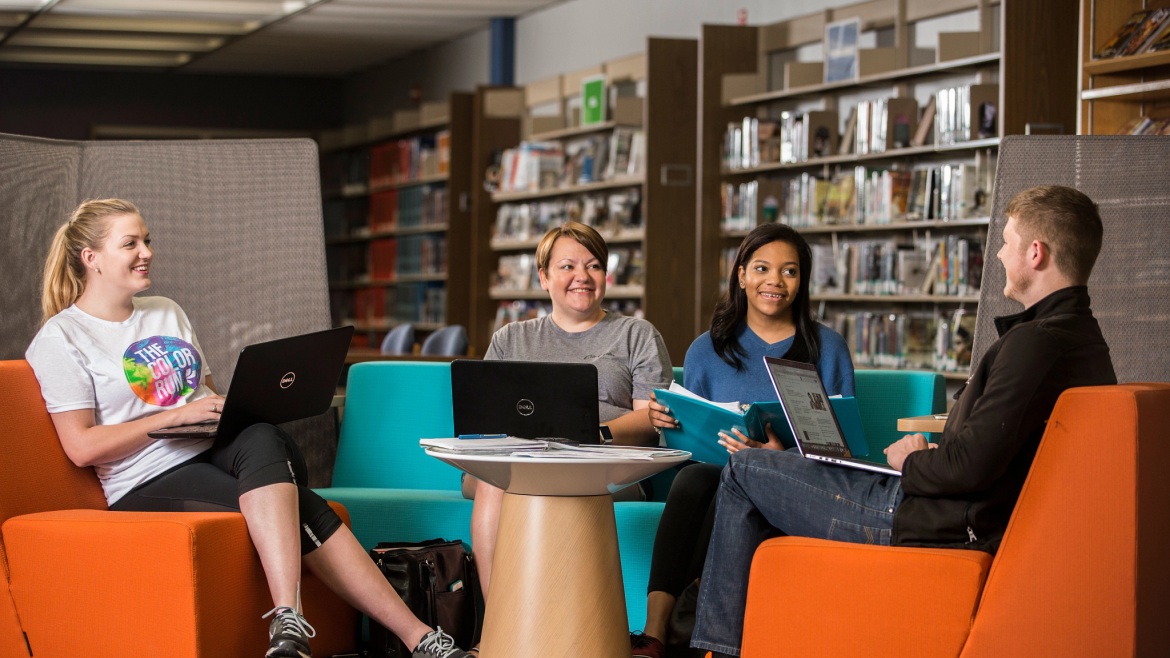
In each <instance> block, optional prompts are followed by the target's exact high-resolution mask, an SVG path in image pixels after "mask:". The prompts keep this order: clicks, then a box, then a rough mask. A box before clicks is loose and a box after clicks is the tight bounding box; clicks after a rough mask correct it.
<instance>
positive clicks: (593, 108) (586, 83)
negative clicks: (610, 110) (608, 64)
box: [581, 75, 605, 126]
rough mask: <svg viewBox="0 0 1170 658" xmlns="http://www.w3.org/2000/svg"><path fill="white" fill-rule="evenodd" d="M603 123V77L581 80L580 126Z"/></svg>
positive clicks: (590, 77) (594, 76) (596, 76)
mask: <svg viewBox="0 0 1170 658" xmlns="http://www.w3.org/2000/svg"><path fill="white" fill-rule="evenodd" d="M597 123H605V76H604V75H593V76H589V77H588V78H582V79H581V125H582V126H592V125H594V124H597Z"/></svg>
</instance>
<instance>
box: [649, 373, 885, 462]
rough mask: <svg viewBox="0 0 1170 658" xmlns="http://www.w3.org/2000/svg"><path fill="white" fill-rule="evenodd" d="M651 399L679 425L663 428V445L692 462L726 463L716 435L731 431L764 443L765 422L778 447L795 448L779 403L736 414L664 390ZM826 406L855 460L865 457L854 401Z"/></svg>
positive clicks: (833, 400) (751, 407)
mask: <svg viewBox="0 0 1170 658" xmlns="http://www.w3.org/2000/svg"><path fill="white" fill-rule="evenodd" d="M654 396H655V398H656V399H657V400H658V402H659V403H660V404H664V405H666V407H667V408H668V409H670V413H671V415H672V416H674V417H675V418H677V419H678V422H679V424H680V425H681V427H680V428H678V429H674V428H670V427H667V428H664V429H663V432H662V434H663V436H664V437H665V438H666V445H667V446H668V447H670V448H674V449H676V450H686V451H687V452H689V453H691V459H694V460H695V461H700V462H705V463H708V464H720V465H723V464H726V463H727V458H728V456H729V455H728V454H727V449H726V448H724V447H723V446H721V445H719V432H725V433H728V434H730V433H731V429H732V428H735V429H738V430H739V431H741V432H743V433H744V434H746V435H748V436H749V437H751V438H752V440H754V441H759V442H760V443H767V441H768V437H767V434H766V433H765V431H764V426H765V425H767V424H768V423H771V424H772V432H773V433H775V434H776V437H777V438H779V439H780V444H781V445H783V446H784V447H785V448H795V447H796V442H795V441H793V439H792V431H791V430H790V429H789V428H788V419H787V418H786V417H785V416H784V407H783V406H782V405H781V404H780V402H779V401H777V402H756V403H754V404H751V405H748V406H747V409H746V410H744V411H743V412H742V413H737V412H734V411H731V410H729V409H724V408H723V407H718V406H716V405H714V404H712V403H709V402H706V401H703V400H696V399H695V398H691V397H688V396H685V395H679V394H678V393H672V392H670V391H667V390H663V389H658V390H656V391H654ZM829 403H830V404H832V405H833V414H834V415H836V416H837V422H838V423H839V424H840V425H841V431H842V432H844V433H845V442H846V444H848V446H849V452H850V453H852V454H853V456H854V457H866V456H868V455H869V444H868V443H867V442H866V440H865V430H863V429H862V427H861V413H860V412H859V411H858V410H857V400H856V398H829Z"/></svg>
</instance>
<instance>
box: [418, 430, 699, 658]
mask: <svg viewBox="0 0 1170 658" xmlns="http://www.w3.org/2000/svg"><path fill="white" fill-rule="evenodd" d="M426 453H427V454H428V455H430V456H431V457H434V458H435V459H438V460H440V461H443V462H445V463H447V464H450V465H451V466H454V467H455V468H458V469H460V470H462V471H464V472H466V473H469V474H471V475H473V476H475V477H477V478H479V479H481V480H483V481H485V482H487V483H488V484H491V485H493V486H496V487H499V488H500V489H503V490H504V502H503V506H502V507H501V509H500V525H499V531H498V534H497V539H496V553H495V559H494V562H493V563H492V572H491V573H492V577H491V587H490V590H489V598H488V603H487V611H486V615H485V617H484V626H483V638H482V641H481V643H480V655H481V656H482V657H483V658H562V657H563V658H577V657H580V656H589V657H590V658H593V657H596V658H628V657H629V655H630V642H629V622H628V619H627V616H626V597H625V590H624V588H623V585H622V570H621V558H620V556H619V554H618V541H617V526H616V524H615V522H614V514H613V497H612V496H611V495H610V494H612V493H613V492H615V491H618V490H620V489H623V488H625V487H628V486H629V485H631V484H634V483H636V482H638V481H639V480H642V479H645V478H648V477H650V476H651V475H654V474H655V473H658V472H659V471H663V470H665V469H667V468H670V467H671V466H674V465H676V464H679V463H682V462H684V461H686V460H688V459H690V456H691V455H690V453H680V454H677V455H672V456H659V457H655V458H654V459H652V460H639V459H628V458H622V457H618V456H615V457H614V458H612V459H564V458H555V459H550V458H532V457H513V456H511V455H463V454H458V453H453V452H449V451H443V450H436V449H433V448H428V449H427V451H426Z"/></svg>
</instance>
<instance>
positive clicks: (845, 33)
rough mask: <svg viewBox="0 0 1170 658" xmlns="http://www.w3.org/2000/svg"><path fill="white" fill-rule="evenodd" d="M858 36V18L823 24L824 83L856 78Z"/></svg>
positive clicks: (859, 22)
mask: <svg viewBox="0 0 1170 658" xmlns="http://www.w3.org/2000/svg"><path fill="white" fill-rule="evenodd" d="M860 36H861V19H860V18H850V19H847V20H843V21H836V22H833V23H826V24H825V82H842V81H845V80H853V79H855V78H857V67H858V63H857V47H858V38H859V37H860Z"/></svg>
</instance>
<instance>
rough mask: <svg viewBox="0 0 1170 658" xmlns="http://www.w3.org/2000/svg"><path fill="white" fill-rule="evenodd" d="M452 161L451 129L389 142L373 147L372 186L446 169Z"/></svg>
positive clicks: (433, 174)
mask: <svg viewBox="0 0 1170 658" xmlns="http://www.w3.org/2000/svg"><path fill="white" fill-rule="evenodd" d="M450 161H451V133H450V132H448V131H446V130H444V131H441V132H439V133H438V134H435V135H420V136H418V137H414V138H411V139H400V140H398V141H393V142H386V143H384V144H379V145H377V146H374V147H371V148H370V166H369V186H370V189H377V188H379V187H386V186H390V185H395V184H399V183H409V182H411V181H416V180H419V179H422V178H434V177H436V176H439V175H441V174H445V173H447V169H446V168H444V164H443V163H447V165H446V167H447V168H449V163H450Z"/></svg>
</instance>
